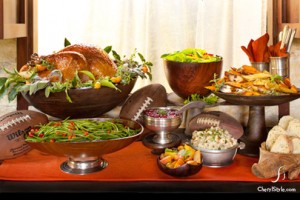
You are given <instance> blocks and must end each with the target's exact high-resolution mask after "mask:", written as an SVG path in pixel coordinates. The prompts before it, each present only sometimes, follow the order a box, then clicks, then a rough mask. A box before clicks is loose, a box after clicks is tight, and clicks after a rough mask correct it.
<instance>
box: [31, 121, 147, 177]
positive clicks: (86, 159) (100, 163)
mask: <svg viewBox="0 0 300 200" xmlns="http://www.w3.org/2000/svg"><path fill="white" fill-rule="evenodd" d="M93 119H94V120H97V121H111V122H118V123H121V124H123V125H124V126H128V127H129V128H132V129H136V130H139V132H138V133H137V134H135V135H132V136H129V137H123V138H118V139H109V140H96V141H88V142H85V141H83V142H28V141H26V142H27V143H28V144H29V145H30V146H31V147H32V148H34V149H37V150H39V151H42V152H45V153H49V154H52V155H56V156H66V157H68V160H67V161H65V162H63V163H62V164H61V166H60V168H61V170H62V171H64V172H66V173H70V174H88V173H92V172H98V171H100V170H102V169H104V168H106V167H107V165H108V162H107V161H106V160H104V159H103V158H102V156H103V155H105V154H109V153H113V152H116V151H119V150H121V149H123V148H125V147H127V146H128V145H130V144H131V143H133V142H134V141H136V139H137V138H138V137H139V136H140V135H141V134H142V132H143V130H144V128H143V126H142V125H141V124H140V123H138V122H136V121H132V120H127V119H116V118H93Z"/></svg>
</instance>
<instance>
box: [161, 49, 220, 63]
mask: <svg viewBox="0 0 300 200" xmlns="http://www.w3.org/2000/svg"><path fill="white" fill-rule="evenodd" d="M161 58H163V59H165V60H168V61H176V62H191V63H209V62H217V61H221V60H222V57H220V56H216V55H213V54H209V53H207V52H206V50H203V49H197V48H187V49H184V50H182V51H175V52H173V53H167V54H163V55H162V56H161Z"/></svg>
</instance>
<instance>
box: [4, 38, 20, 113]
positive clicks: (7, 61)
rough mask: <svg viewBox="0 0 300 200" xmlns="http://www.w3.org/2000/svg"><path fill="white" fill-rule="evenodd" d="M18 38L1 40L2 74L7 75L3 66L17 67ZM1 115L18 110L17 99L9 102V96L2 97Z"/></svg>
mask: <svg viewBox="0 0 300 200" xmlns="http://www.w3.org/2000/svg"><path fill="white" fill-rule="evenodd" d="M16 60H17V54H16V40H15V39H7V40H0V76H1V77H3V76H6V73H5V72H4V71H3V67H5V68H7V69H10V70H12V69H14V67H16ZM0 109H1V115H2V114H4V113H7V112H11V111H14V110H16V101H13V102H8V100H7V96H4V97H3V98H1V99H0Z"/></svg>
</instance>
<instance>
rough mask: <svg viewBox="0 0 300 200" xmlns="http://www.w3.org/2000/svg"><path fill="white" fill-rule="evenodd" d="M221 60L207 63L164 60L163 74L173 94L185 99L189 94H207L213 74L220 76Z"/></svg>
mask: <svg viewBox="0 0 300 200" xmlns="http://www.w3.org/2000/svg"><path fill="white" fill-rule="evenodd" d="M222 64H223V60H222V59H221V60H220V61H216V62H209V63H186V62H175V61H169V60H164V69H165V75H166V78H167V80H168V83H169V85H170V87H171V89H172V90H173V91H174V93H175V94H177V95H178V96H180V97H181V98H183V99H186V98H187V97H189V96H190V95H191V94H196V93H197V94H199V95H200V96H207V95H209V94H210V93H211V91H210V90H208V89H206V88H205V86H209V85H211V82H210V81H211V80H213V79H214V74H215V73H216V74H217V77H220V75H221V71H222Z"/></svg>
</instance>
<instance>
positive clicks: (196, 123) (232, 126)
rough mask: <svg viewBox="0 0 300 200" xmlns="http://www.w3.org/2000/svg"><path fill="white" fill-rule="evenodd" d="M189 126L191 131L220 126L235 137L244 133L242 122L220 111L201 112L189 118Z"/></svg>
mask: <svg viewBox="0 0 300 200" xmlns="http://www.w3.org/2000/svg"><path fill="white" fill-rule="evenodd" d="M189 127H190V132H191V133H192V132H193V131H195V130H205V129H207V128H210V127H220V128H222V129H225V130H227V131H228V132H229V133H230V134H231V135H232V136H233V137H234V138H236V139H238V138H240V137H241V136H242V135H243V134H244V129H243V126H242V124H241V123H240V122H238V121H237V120H236V119H235V118H234V117H232V116H231V115H229V114H227V113H225V112H221V111H208V112H202V113H200V114H198V115H196V116H195V117H193V118H192V119H191V120H190V122H189Z"/></svg>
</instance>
